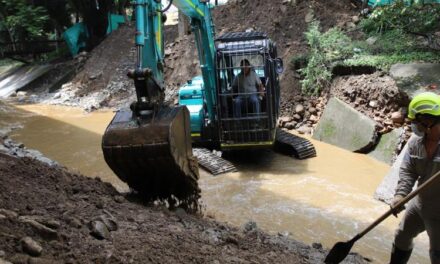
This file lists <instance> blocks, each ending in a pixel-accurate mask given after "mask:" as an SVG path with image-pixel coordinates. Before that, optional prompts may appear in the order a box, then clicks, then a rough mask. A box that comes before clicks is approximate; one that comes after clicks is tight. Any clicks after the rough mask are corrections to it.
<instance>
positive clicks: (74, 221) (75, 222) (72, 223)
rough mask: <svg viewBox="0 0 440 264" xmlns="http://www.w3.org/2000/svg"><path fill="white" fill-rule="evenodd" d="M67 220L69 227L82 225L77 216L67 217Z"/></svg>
mask: <svg viewBox="0 0 440 264" xmlns="http://www.w3.org/2000/svg"><path fill="white" fill-rule="evenodd" d="M67 222H68V223H69V225H70V226H71V227H74V228H81V227H82V223H81V221H80V220H79V219H78V218H75V217H69V218H68V219H67Z"/></svg>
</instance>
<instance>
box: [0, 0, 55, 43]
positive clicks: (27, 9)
mask: <svg viewBox="0 0 440 264" xmlns="http://www.w3.org/2000/svg"><path fill="white" fill-rule="evenodd" d="M48 20H49V16H48V15H47V12H46V10H45V9H44V8H43V7H40V6H33V5H29V4H28V3H27V1H26V0H15V1H10V0H0V30H3V31H6V32H7V35H8V37H9V39H8V40H4V39H3V40H1V41H5V42H12V43H16V42H20V41H28V40H35V39H38V38H41V37H42V36H44V27H45V25H46V23H47V22H48Z"/></svg>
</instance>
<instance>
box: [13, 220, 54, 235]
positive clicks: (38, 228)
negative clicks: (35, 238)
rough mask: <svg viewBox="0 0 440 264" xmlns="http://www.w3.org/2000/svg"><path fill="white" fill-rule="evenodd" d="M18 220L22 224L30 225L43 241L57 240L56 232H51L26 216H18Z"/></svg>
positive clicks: (50, 229)
mask: <svg viewBox="0 0 440 264" xmlns="http://www.w3.org/2000/svg"><path fill="white" fill-rule="evenodd" d="M18 220H19V221H20V222H22V223H26V224H28V225H30V226H31V227H32V228H33V229H34V230H35V231H36V232H37V233H38V234H39V235H41V237H43V238H45V239H49V240H50V239H57V238H58V232H57V231H56V230H53V229H52V228H49V227H47V226H45V225H42V224H40V223H38V222H37V221H35V220H33V219H30V218H29V217H26V216H20V217H19V218H18Z"/></svg>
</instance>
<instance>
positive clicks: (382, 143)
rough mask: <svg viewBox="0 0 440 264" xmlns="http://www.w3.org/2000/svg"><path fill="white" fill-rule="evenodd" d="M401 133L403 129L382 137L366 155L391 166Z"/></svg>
mask: <svg viewBox="0 0 440 264" xmlns="http://www.w3.org/2000/svg"><path fill="white" fill-rule="evenodd" d="M403 132H404V130H403V128H398V129H394V130H392V131H391V132H390V133H387V134H384V135H382V137H381V138H380V140H379V143H378V144H377V146H376V147H375V148H374V150H373V151H372V152H370V153H369V154H368V155H369V156H371V157H373V158H375V159H377V160H379V161H382V162H385V163H387V164H390V165H391V164H392V161H393V157H394V153H395V151H396V149H397V146H398V144H399V143H400V138H401V136H402V133H403Z"/></svg>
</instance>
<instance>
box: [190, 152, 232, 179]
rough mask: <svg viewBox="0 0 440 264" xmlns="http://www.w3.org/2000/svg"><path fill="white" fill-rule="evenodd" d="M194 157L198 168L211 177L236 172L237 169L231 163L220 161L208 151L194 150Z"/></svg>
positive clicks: (220, 159) (219, 158)
mask: <svg viewBox="0 0 440 264" xmlns="http://www.w3.org/2000/svg"><path fill="white" fill-rule="evenodd" d="M193 154H194V156H196V157H197V160H198V162H199V165H200V167H202V168H203V169H205V170H207V171H208V172H209V173H211V174H212V175H219V174H222V173H227V172H234V171H237V168H236V167H235V166H234V164H232V163H231V162H229V161H227V160H225V159H222V158H221V157H219V156H217V155H216V154H214V153H212V152H211V151H210V150H209V149H205V148H194V149H193Z"/></svg>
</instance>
